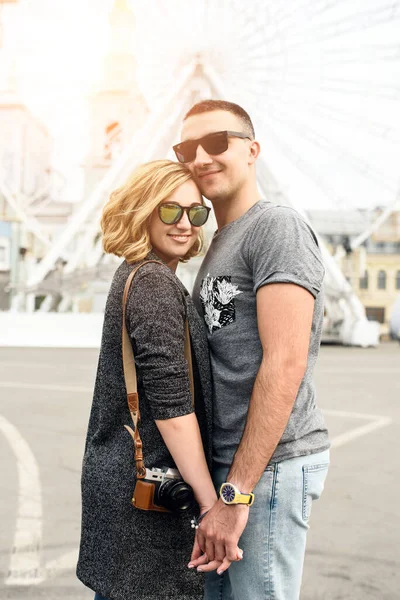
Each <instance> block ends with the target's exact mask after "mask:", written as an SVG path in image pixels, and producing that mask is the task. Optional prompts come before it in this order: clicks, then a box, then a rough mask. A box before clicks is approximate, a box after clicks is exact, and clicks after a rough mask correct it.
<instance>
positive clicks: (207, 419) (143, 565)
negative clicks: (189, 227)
mask: <svg viewBox="0 0 400 600" xmlns="http://www.w3.org/2000/svg"><path fill="white" fill-rule="evenodd" d="M148 258H157V257H155V256H154V255H151V254H150V255H149V257H148ZM135 266H136V265H128V264H127V263H126V262H124V263H123V264H121V265H120V267H119V268H118V270H117V271H116V273H115V275H114V279H113V281H112V284H111V288H110V292H109V296H108V300H107V305H106V310H105V316H104V327H103V337H102V343H101V349H100V357H99V364H98V370H97V378H96V384H95V390H94V398H93V404H92V410H91V415H90V421H89V427H88V433H87V439H86V448H85V454H84V459H83V471H82V534H81V545H80V555H79V562H78V567H77V575H78V577H79V579H80V580H81V581H82V582H83V583H84V584H85V585H87V586H88V587H90V588H92V589H93V590H95V591H96V592H98V593H100V594H101V595H102V596H105V597H106V598H109V599H111V600H136V599H143V600H145V599H146V600H150V599H151V600H153V599H154V600H155V599H157V600H158V599H163V600H169V599H171V600H172V599H173V600H195V599H196V600H200V599H201V598H202V596H203V580H202V577H201V575H200V574H198V573H196V572H193V571H192V570H189V569H188V568H187V566H186V565H187V563H188V561H189V559H190V554H191V550H192V545H193V539H194V530H193V529H191V527H190V519H191V518H192V516H193V513H194V512H197V510H194V511H193V512H192V511H189V514H188V515H185V516H182V515H181V516H177V515H173V514H170V513H156V512H145V511H141V510H138V509H136V508H134V507H132V505H131V498H132V493H133V490H134V486H135V463H134V455H133V444H132V439H131V437H130V435H129V433H128V432H127V431H126V430H125V429H124V425H125V424H127V425H131V426H132V420H131V417H130V414H129V411H128V405H127V400H126V390H125V384H124V378H123V365H122V348H121V327H122V307H121V304H122V295H123V290H124V286H125V282H126V280H127V278H128V276H129V273H130V272H131V270H132V269H133V268H134V267H135ZM186 315H187V317H188V321H189V329H190V336H191V342H192V355H193V370H194V379H195V390H196V394H195V406H196V414H197V417H198V420H199V424H200V429H201V433H202V438H203V443H204V446H205V450H206V456H207V460H208V462H209V463H210V460H211V382H210V371H209V357H208V347H207V341H206V337H205V333H204V330H203V324H202V321H201V319H200V317H199V316H198V314H197V312H196V309H195V308H194V306H193V304H192V301H191V298H190V296H189V294H188V292H187V291H186V290H185V288H184V287H183V285H182V284H181V283H180V282H179V280H178V279H177V277H176V276H175V275H174V274H173V273H172V271H171V270H170V269H169V268H168V267H167V266H166V265H165V264H161V265H157V264H154V263H151V264H148V265H145V266H143V267H142V268H141V269H140V270H139V271H138V273H137V274H136V276H135V279H134V281H133V284H132V287H131V291H130V294H129V297H128V303H127V315H126V323H127V328H128V332H129V334H130V337H131V341H132V346H133V351H134V354H135V362H136V366H137V375H138V392H139V399H140V412H141V423H140V425H139V430H140V434H141V438H142V442H143V451H144V457H145V464H146V466H147V467H152V466H156V467H163V466H169V467H174V466H175V464H174V461H173V459H172V457H171V455H170V453H169V451H168V449H167V447H166V446H165V444H164V442H163V440H162V437H161V435H160V433H159V431H158V429H157V427H156V425H155V422H154V420H155V419H168V418H172V417H177V416H181V415H185V414H188V413H190V412H192V411H193V408H192V400H191V395H190V387H189V378H188V369H187V363H186V360H185V358H184V352H183V348H184V324H185V319H186Z"/></svg>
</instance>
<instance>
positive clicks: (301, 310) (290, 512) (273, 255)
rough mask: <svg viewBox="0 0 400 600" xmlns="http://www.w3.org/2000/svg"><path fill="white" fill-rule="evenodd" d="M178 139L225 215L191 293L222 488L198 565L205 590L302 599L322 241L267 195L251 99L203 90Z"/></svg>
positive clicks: (314, 441) (204, 528) (316, 427)
mask: <svg viewBox="0 0 400 600" xmlns="http://www.w3.org/2000/svg"><path fill="white" fill-rule="evenodd" d="M174 150H175V153H176V156H177V158H178V160H179V161H181V162H184V163H186V164H187V165H188V167H189V169H190V170H191V171H192V173H193V175H194V177H195V180H196V182H197V184H198V185H199V187H200V190H201V192H202V194H203V195H204V196H205V197H206V198H208V199H209V200H211V202H212V204H213V207H214V211H215V215H216V219H217V223H218V231H217V232H216V234H215V235H214V238H213V240H212V243H211V246H210V249H209V251H208V253H207V255H206V257H205V259H204V262H203V264H202V266H201V268H200V271H199V274H198V277H197V280H196V283H195V287H194V299H195V301H196V302H197V308H198V310H199V312H200V314H203V316H204V320H205V324H206V326H207V331H208V340H209V345H210V351H211V365H212V372H213V380H214V437H213V447H214V449H213V460H214V469H213V478H214V482H215V485H216V487H217V489H218V490H220V489H221V492H220V498H219V500H218V502H217V503H216V504H215V506H214V507H213V508H212V509H211V511H210V512H209V513H208V514H207V515H206V516H205V517H204V518H203V519H202V521H201V524H200V527H199V529H198V530H197V540H198V547H197V549H195V551H194V553H193V556H192V560H191V563H190V566H191V567H192V568H194V567H197V568H198V569H199V570H202V571H205V572H207V576H206V593H205V598H206V600H217V599H223V600H232V599H234V600H263V599H272V598H273V599H274V600H295V599H298V598H299V594H300V585H301V575H302V568H303V561H304V553H305V544H306V533H307V530H308V519H309V516H310V510H311V502H312V500H315V499H317V498H319V496H320V495H321V492H322V489H323V487H324V481H325V477H326V474H327V470H328V464H329V450H328V448H329V441H328V434H327V430H326V427H325V424H324V420H323V417H322V414H321V412H320V410H319V409H318V408H317V407H316V403H315V391H314V387H313V384H312V371H313V368H314V365H315V362H316V359H317V355H318V349H319V343H320V336H321V328H322V319H323V277H324V267H323V264H322V260H321V255H320V251H319V248H318V243H317V240H316V237H315V235H314V233H313V232H312V230H311V229H310V227H309V226H308V225H307V224H306V223H305V222H304V221H303V219H302V218H301V217H300V216H299V215H298V214H297V213H296V212H295V211H294V210H292V209H290V208H287V207H283V206H277V205H275V204H272V203H271V202H268V201H265V200H261V197H260V193H259V191H258V189H257V183H256V172H255V164H256V161H257V157H258V155H259V153H260V145H259V144H258V142H257V141H255V138H254V129H253V125H252V122H251V120H250V117H249V115H248V114H247V113H246V112H245V111H244V110H243V109H242V108H241V107H240V106H238V105H236V104H232V103H230V102H223V101H213V100H209V101H204V102H200V103H198V104H196V105H195V106H193V108H192V109H191V110H190V111H189V112H188V113H187V115H186V117H185V119H184V124H183V130H182V142H181V143H180V144H178V145H177V146H175V147H174ZM222 484H224V485H222ZM221 486H222V488H221ZM239 539H240V541H239ZM237 545H239V546H240V548H241V549H242V550H243V560H240V561H238V560H237V559H238V550H237ZM202 551H204V552H205V553H206V556H203V557H202V556H201V554H202ZM232 561H234V562H232ZM231 562H232V564H231ZM228 566H230V568H229V570H227V568H228Z"/></svg>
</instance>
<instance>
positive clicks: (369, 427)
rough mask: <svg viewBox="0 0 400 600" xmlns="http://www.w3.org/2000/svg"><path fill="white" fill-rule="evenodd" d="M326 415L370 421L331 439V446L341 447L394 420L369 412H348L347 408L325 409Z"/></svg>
mask: <svg viewBox="0 0 400 600" xmlns="http://www.w3.org/2000/svg"><path fill="white" fill-rule="evenodd" d="M322 412H323V413H324V414H325V415H330V416H332V417H341V418H344V419H346V418H347V419H361V420H363V421H369V423H367V424H366V425H361V426H359V427H355V428H353V429H350V430H349V431H346V432H345V433H342V434H341V435H337V436H336V437H334V438H332V439H331V448H339V447H340V446H344V445H345V444H348V443H349V442H352V441H353V440H355V439H357V438H359V437H362V436H363V435H367V434H368V433H371V432H372V431H375V429H380V428H381V427H387V426H388V425H390V424H391V423H392V422H393V419H391V418H390V417H385V416H383V415H370V414H367V413H357V412H347V411H345V410H329V409H326V410H323V411H322Z"/></svg>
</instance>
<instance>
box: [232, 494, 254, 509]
mask: <svg viewBox="0 0 400 600" xmlns="http://www.w3.org/2000/svg"><path fill="white" fill-rule="evenodd" d="M236 502H237V504H248V506H251V505H252V504H253V502H254V494H252V493H251V492H250V493H249V494H238V495H237V497H236Z"/></svg>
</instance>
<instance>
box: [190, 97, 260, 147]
mask: <svg viewBox="0 0 400 600" xmlns="http://www.w3.org/2000/svg"><path fill="white" fill-rule="evenodd" d="M215 110H225V111H227V112H230V113H232V114H233V115H235V116H236V117H238V118H239V119H240V120H241V121H242V123H243V124H244V127H245V129H246V133H248V134H251V137H252V139H254V138H255V133H254V127H253V123H252V122H251V119H250V116H249V115H248V114H247V112H246V111H245V110H244V109H243V108H242V107H241V106H239V104H235V103H234V102H226V100H202V101H201V102H198V103H197V104H195V105H194V106H192V108H191V109H190V110H189V111H188V112H187V113H186V115H185V117H184V119H183V120H184V121H186V119H188V118H189V117H192V116H193V115H201V114H202V113H206V112H213V111H215Z"/></svg>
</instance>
